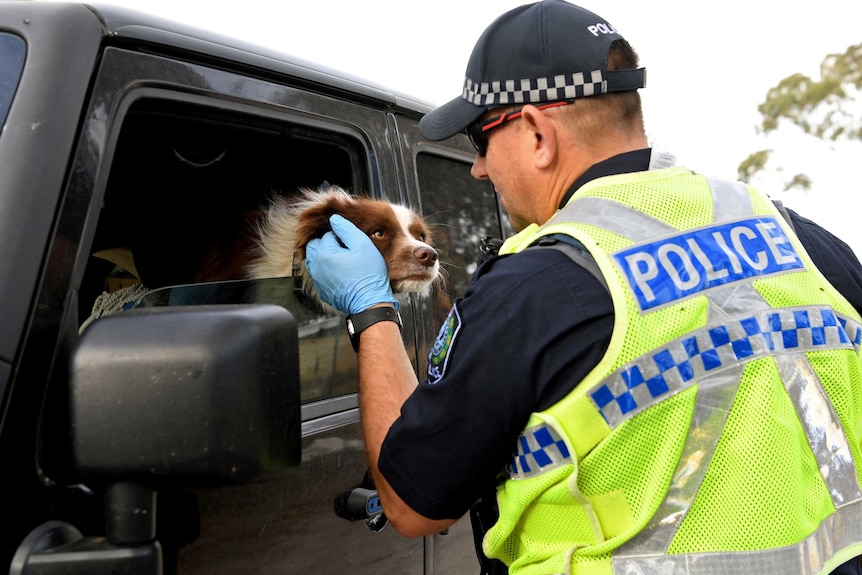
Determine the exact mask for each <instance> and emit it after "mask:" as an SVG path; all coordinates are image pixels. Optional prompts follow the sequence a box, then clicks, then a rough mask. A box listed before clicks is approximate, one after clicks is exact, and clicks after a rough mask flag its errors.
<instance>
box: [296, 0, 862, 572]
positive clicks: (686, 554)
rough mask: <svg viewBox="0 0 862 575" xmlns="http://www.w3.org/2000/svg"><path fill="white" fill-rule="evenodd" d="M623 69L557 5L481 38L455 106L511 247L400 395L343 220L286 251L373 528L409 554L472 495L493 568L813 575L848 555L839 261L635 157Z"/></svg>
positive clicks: (654, 159)
mask: <svg viewBox="0 0 862 575" xmlns="http://www.w3.org/2000/svg"><path fill="white" fill-rule="evenodd" d="M643 86H644V70H643V69H641V68H639V67H638V61H637V55H636V54H635V52H634V51H633V50H632V49H631V47H630V46H629V44H628V43H627V42H626V41H625V40H624V39H623V38H622V36H621V35H620V34H619V32H617V31H616V30H615V29H614V27H613V26H612V25H611V24H610V23H608V22H607V21H605V20H604V19H602V18H601V17H599V16H598V15H596V14H593V13H591V12H589V11H587V10H584V9H582V8H580V7H577V6H575V5H572V4H569V3H566V2H564V1H563V0H544V1H543V2H539V3H537V4H531V5H526V6H522V7H520V8H516V9H514V10H512V11H510V12H507V13H506V14H504V15H502V16H501V17H499V18H498V19H497V20H496V21H495V22H493V23H492V24H491V25H490V27H489V28H488V29H487V30H486V31H485V32H484V33H483V34H482V36H481V37H480V38H479V40H478V42H477V43H476V46H475V48H474V50H473V53H472V55H471V58H470V60H469V63H468V65H467V70H466V79H465V82H464V88H463V92H462V95H461V96H460V97H458V98H455V99H454V100H452V101H451V102H449V103H448V104H446V105H444V106H441V107H440V108H438V109H436V110H434V111H432V112H431V113H430V114H428V115H427V116H426V117H425V118H423V120H422V122H421V124H420V129H421V131H422V133H423V135H424V136H425V137H427V138H429V139H431V140H441V139H444V138H447V137H450V136H452V135H454V134H456V133H458V132H461V131H465V130H466V131H467V132H468V134H469V135H470V137H471V139H472V141H473V143H474V145H475V147H476V150H477V156H476V159H475V162H474V164H473V168H472V174H473V175H474V176H475V177H476V178H480V179H486V178H487V179H490V180H491V181H492V182H493V184H494V186H495V188H496V190H497V193H498V194H499V196H500V200H501V202H502V204H503V206H504V207H505V208H506V210H507V212H508V215H509V218H510V221H511V223H512V225H513V227H514V228H515V230H516V231H517V232H518V233H517V234H516V235H515V236H514V237H512V238H509V239H508V240H507V241H506V242H505V243H504V244H503V246H502V248H501V249H500V255H499V256H497V257H494V258H492V259H490V260H488V261H486V262H485V263H484V264H482V265H481V266H480V267H479V269H478V270H477V271H476V273H475V274H474V276H473V278H472V281H471V285H470V288H469V289H468V291H467V293H466V295H465V296H464V297H463V298H462V299H460V300H459V301H458V302H456V304H455V305H454V307H453V308H452V310H451V313H450V315H449V317H448V319H447V320H446V322H445V323H444V325H443V326H442V328H441V329H440V333H439V336H438V339H437V341H436V343H435V345H434V348H433V349H432V350H431V352H430V354H429V361H428V364H429V372H428V376H427V379H425V380H423V381H422V382H421V383H419V382H417V379H416V377H415V375H414V373H413V370H412V367H411V363H410V360H409V358H408V356H407V354H406V352H405V351H404V349H403V346H402V345H401V337H400V333H399V325H400V324H399V321H398V319H399V318H398V315H397V313H396V309H395V308H396V306H397V303H394V302H395V300H394V298H393V297H392V294H391V291H390V290H389V286H388V281H387V273H386V265H385V263H384V262H383V260H382V258H381V257H380V255H379V254H378V253H377V251H376V250H375V248H374V246H373V245H372V243H371V242H370V240H368V238H366V237H365V236H364V235H363V234H362V233H361V232H359V231H358V230H357V228H356V227H355V226H353V225H352V224H351V223H350V222H348V221H346V220H344V219H343V218H340V217H339V216H333V218H332V221H331V223H332V229H333V231H332V233H330V234H327V236H325V237H324V238H322V239H321V240H317V241H315V242H313V243H312V244H311V245H309V247H308V261H307V264H308V269H309V272H310V274H311V276H312V278H313V279H314V281H315V283H316V285H317V287H318V289H319V291H320V293H321V295H322V297H323V298H324V300H326V301H328V302H329V303H331V304H332V305H334V306H335V307H336V308H339V309H341V310H343V311H345V312H346V313H348V314H349V319H350V322H349V323H350V330H351V337H352V338H353V339H354V341H355V342H357V344H358V355H359V378H360V382H359V400H360V410H361V414H362V425H363V433H364V437H365V441H366V445H367V450H368V459H369V464H370V468H371V471H372V473H373V476H374V479H375V482H376V485H377V488H378V491H379V493H380V497H381V501H382V503H383V506H384V508H385V510H386V513H387V516H388V517H389V519H390V521H391V522H392V523H393V524H394V525H395V527H396V528H397V529H398V530H399V531H400V532H401V533H402V534H404V535H407V536H419V535H425V534H431V533H435V532H438V531H440V530H441V529H444V528H445V527H447V526H449V525H451V524H452V523H453V522H454V521H455V520H456V519H458V518H459V517H461V516H462V515H464V514H465V513H466V512H467V510H468V509H469V508H470V507H471V505H473V504H474V503H475V502H476V501H478V500H482V499H483V497H484V496H485V495H486V493H487V491H488V490H489V489H496V502H497V504H498V506H499V507H498V508H499V518H498V519H496V518H495V520H494V521H493V522H492V523H493V524H492V525H490V526H488V527H489V529H488V531H487V533H485V534H484V541H483V547H482V548H483V551H484V554H485V555H487V556H488V557H491V558H494V559H495V560H499V561H502V562H504V563H505V564H506V565H508V569H509V571H510V572H511V573H513V574H516V573H524V574H551V573H570V572H571V573H611V572H613V573H622V572H630V571H631V572H638V573H659V572H661V573H718V572H719V571H720V572H722V573H726V572H757V573H766V572H768V573H782V574H784V573H828V572H831V571H834V570H836V569H839V568H840V569H845V570H851V571H852V570H854V569H856V568H857V567H858V563H856V562H855V560H853V558H854V557H856V556H858V555H860V554H862V484H860V474H862V468H860V466H862V453H860V439H862V437H860V434H862V366H860V359H859V349H860V343H862V329H860V324H862V318H860V315H859V310H860V309H862V266H860V264H859V262H858V260H857V259H856V257H855V256H854V255H853V253H852V251H851V250H850V249H849V248H848V247H847V246H846V245H845V244H844V243H843V242H841V241H840V240H838V239H836V238H835V237H833V236H832V235H830V234H829V233H828V232H826V231H825V230H823V229H822V228H820V227H819V226H817V225H815V224H814V223H812V222H810V221H808V220H806V219H804V218H801V217H800V216H798V215H797V214H795V213H794V212H792V211H786V210H783V209H782V208H781V206H779V205H777V204H775V203H773V202H771V201H770V200H769V199H768V198H767V197H766V196H765V195H764V194H762V193H760V192H758V191H757V190H755V189H752V188H750V187H748V186H746V185H744V184H742V183H739V182H725V181H718V180H712V179H708V178H705V177H703V176H701V175H698V174H695V173H693V172H691V171H690V170H688V169H686V168H684V167H667V166H666V162H664V161H663V158H661V157H660V156H659V154H657V153H654V151H652V150H650V149H649V147H648V143H647V138H646V136H645V132H644V127H643V118H642V112H641V105H640V99H639V95H638V92H637V90H638V89H639V88H642V87H643Z"/></svg>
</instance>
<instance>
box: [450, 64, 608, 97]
mask: <svg viewBox="0 0 862 575" xmlns="http://www.w3.org/2000/svg"><path fill="white" fill-rule="evenodd" d="M607 91H608V83H607V80H606V79H605V78H604V77H603V76H602V71H601V70H593V71H592V72H588V73H586V74H584V73H583V72H578V73H576V74H560V75H558V76H552V77H549V78H535V79H526V80H505V81H499V82H475V81H473V80H471V79H470V78H465V79H464V91H463V92H462V94H461V97H462V98H464V99H465V100H467V101H468V102H470V103H471V104H473V105H475V106H505V105H508V104H536V103H539V102H553V101H555V100H568V99H572V98H580V97H583V96H594V95H596V94H604V93H605V92H607Z"/></svg>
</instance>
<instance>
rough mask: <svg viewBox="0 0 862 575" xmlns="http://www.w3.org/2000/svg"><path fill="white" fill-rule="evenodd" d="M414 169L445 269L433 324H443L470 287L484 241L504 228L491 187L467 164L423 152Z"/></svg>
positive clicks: (499, 236) (435, 244) (426, 216)
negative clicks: (474, 174)
mask: <svg viewBox="0 0 862 575" xmlns="http://www.w3.org/2000/svg"><path fill="white" fill-rule="evenodd" d="M416 169H417V173H418V178H419V189H420V191H421V195H422V211H423V213H424V215H425V218H426V220H427V221H428V222H429V223H430V224H431V226H432V228H431V229H432V234H433V237H434V246H435V248H437V250H438V252H439V254H440V262H441V264H442V268H443V269H444V270H445V273H446V287H445V289H444V290H442V292H443V293H442V294H441V296H440V297H438V298H435V305H434V310H433V319H434V323H435V325H440V324H441V323H442V322H443V320H444V319H445V318H446V315H447V314H448V313H449V309H450V308H451V307H452V303H453V302H454V301H455V299H456V298H459V297H461V296H463V295H464V293H465V292H466V290H467V285H468V284H469V283H470V275H471V274H472V273H473V272H474V271H475V270H476V268H477V267H478V265H479V263H480V260H481V258H482V252H481V243H482V240H483V239H484V238H486V237H488V236H490V237H493V238H502V237H503V234H504V231H503V228H501V221H500V219H501V218H500V216H499V209H498V206H497V199H496V194H495V193H494V189H493V187H492V186H491V184H490V182H488V181H480V180H477V179H475V178H473V177H472V176H471V175H470V164H469V163H466V162H463V161H458V160H454V159H450V158H448V157H443V156H439V155H435V154H431V153H420V154H418V156H417V158H416Z"/></svg>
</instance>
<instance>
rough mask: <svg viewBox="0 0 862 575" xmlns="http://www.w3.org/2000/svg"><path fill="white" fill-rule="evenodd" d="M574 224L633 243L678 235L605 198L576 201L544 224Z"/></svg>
mask: <svg viewBox="0 0 862 575" xmlns="http://www.w3.org/2000/svg"><path fill="white" fill-rule="evenodd" d="M563 222H575V223H580V224H587V225H590V226H595V227H597V228H602V229H605V230H608V231H610V232H613V233H615V234H617V235H618V236H622V237H624V238H628V239H630V240H631V241H632V242H634V243H639V242H641V241H645V240H649V239H651V238H653V237H655V236H662V235H667V234H670V233H673V232H677V231H678V230H675V229H674V228H672V227H671V226H669V225H667V224H666V223H664V222H662V221H660V220H657V219H655V218H653V217H650V216H648V215H647V214H645V213H643V212H640V211H638V210H636V209H634V208H631V207H629V206H626V205H624V204H620V203H619V202H615V201H613V200H608V199H606V198H594V197H590V196H586V197H583V198H575V199H574V200H572V201H571V202H569V203H568V204H567V205H566V207H564V208H563V209H562V210H560V211H559V212H557V214H556V215H555V216H554V217H553V218H551V220H550V221H549V222H548V223H547V224H545V225H546V226H548V225H553V224H555V223H563Z"/></svg>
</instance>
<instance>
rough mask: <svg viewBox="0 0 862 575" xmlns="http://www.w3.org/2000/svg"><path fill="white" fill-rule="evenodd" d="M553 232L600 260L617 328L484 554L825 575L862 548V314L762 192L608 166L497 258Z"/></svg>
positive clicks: (556, 412)
mask: <svg viewBox="0 0 862 575" xmlns="http://www.w3.org/2000/svg"><path fill="white" fill-rule="evenodd" d="M560 233H563V234H568V235H570V236H572V237H574V238H576V239H577V240H579V241H580V242H581V243H582V244H583V245H584V246H585V247H586V248H587V250H588V251H589V252H590V253H591V254H592V255H593V256H594V257H595V260H596V263H597V264H598V266H599V269H600V270H601V272H602V275H603V276H604V277H605V279H606V281H607V284H608V287H609V290H610V293H611V297H612V299H613V304H614V313H615V325H614V332H613V335H612V337H611V341H610V346H609V348H608V350H607V352H606V354H605V355H604V357H603V358H602V359H601V361H600V363H599V364H598V365H597V366H596V367H595V369H593V370H592V371H591V372H590V374H589V375H588V376H587V377H586V378H585V379H584V380H583V381H581V382H579V383H578V384H577V386H576V387H575V388H574V390H573V391H572V392H570V393H569V395H568V396H566V397H565V398H564V399H562V400H561V401H560V402H558V403H557V404H555V405H554V406H552V407H551V408H549V409H547V410H546V411H543V412H541V413H535V414H533V415H532V416H531V418H530V420H529V423H528V424H527V427H526V428H525V429H524V431H523V432H522V434H521V436H520V438H519V441H518V445H517V448H516V452H515V455H514V457H513V460H512V463H511V464H510V465H509V467H508V468H507V470H506V475H507V477H506V479H505V480H504V481H503V482H502V483H501V485H500V487H499V489H498V504H499V508H500V519H499V520H498V522H497V523H496V524H495V525H494V526H493V528H492V529H491V530H490V531H489V532H488V533H487V534H486V536H485V540H484V550H485V553H486V554H487V555H488V556H489V557H493V558H498V559H501V560H503V561H504V562H506V563H507V564H508V565H509V570H510V573H511V574H512V575H539V574H540V575H549V574H552V573H643V574H647V575H649V574H659V573H661V574H671V573H674V574H675V573H680V574H699V573H704V574H718V573H721V574H725V573H758V574H762V573H775V574H780V575H789V574H792V573H804V574H808V573H810V574H817V573H827V572H829V571H831V570H833V569H834V568H835V567H837V566H838V565H839V564H841V563H843V562H844V561H846V560H848V559H850V558H852V557H855V556H858V555H862V487H860V467H862V458H860V437H862V364H860V356H859V349H860V340H862V330H860V322H862V320H860V317H859V315H858V314H857V312H856V311H855V310H854V309H853V308H852V307H851V305H850V304H849V303H848V302H847V301H846V299H845V298H844V297H843V296H841V294H839V293H838V291H837V290H836V289H835V288H834V287H832V286H831V284H829V283H828V282H827V280H826V279H825V278H824V277H823V275H822V274H821V273H820V272H819V271H818V270H817V268H816V267H815V266H814V264H813V263H812V261H811V259H810V257H809V255H808V254H807V253H806V252H805V249H804V248H803V246H802V244H801V243H800V241H799V239H798V238H797V237H796V235H795V234H794V233H793V230H792V228H791V226H790V225H789V224H788V223H787V222H786V221H785V220H784V219H783V218H782V217H781V215H780V214H779V212H778V210H777V209H776V207H775V206H774V205H773V203H772V202H771V201H770V200H769V198H767V197H766V196H765V195H763V194H761V193H759V192H757V191H756V190H754V189H752V188H749V187H747V186H745V185H743V184H741V183H735V182H734V183H731V182H722V181H715V180H710V179H707V178H704V177H702V176H698V175H695V174H692V173H691V172H689V171H688V170H686V169H684V168H670V169H664V170H657V171H650V172H639V173H633V174H623V175H617V176H610V177H605V178H600V179H597V180H594V181H592V182H590V183H588V184H587V185H585V186H584V187H582V188H581V189H579V190H578V191H577V192H576V193H575V194H574V196H573V197H572V199H571V200H570V202H569V203H568V204H567V205H566V206H565V207H564V208H563V209H562V210H560V211H559V212H558V213H557V215H556V216H555V217H554V218H552V219H551V220H550V221H549V222H547V223H546V224H545V225H543V226H535V225H534V226H531V227H530V228H528V229H526V230H524V231H522V232H521V233H519V234H518V235H516V236H515V237H513V238H511V239H510V240H508V241H507V242H506V243H505V244H504V245H503V247H502V249H501V250H500V253H501V254H505V253H515V252H520V251H522V250H524V249H526V248H527V247H528V246H530V245H531V244H533V243H534V242H536V241H537V240H538V239H539V238H540V237H542V236H545V235H550V234H560ZM525 313H529V311H528V310H525ZM560 313H565V310H560Z"/></svg>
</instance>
